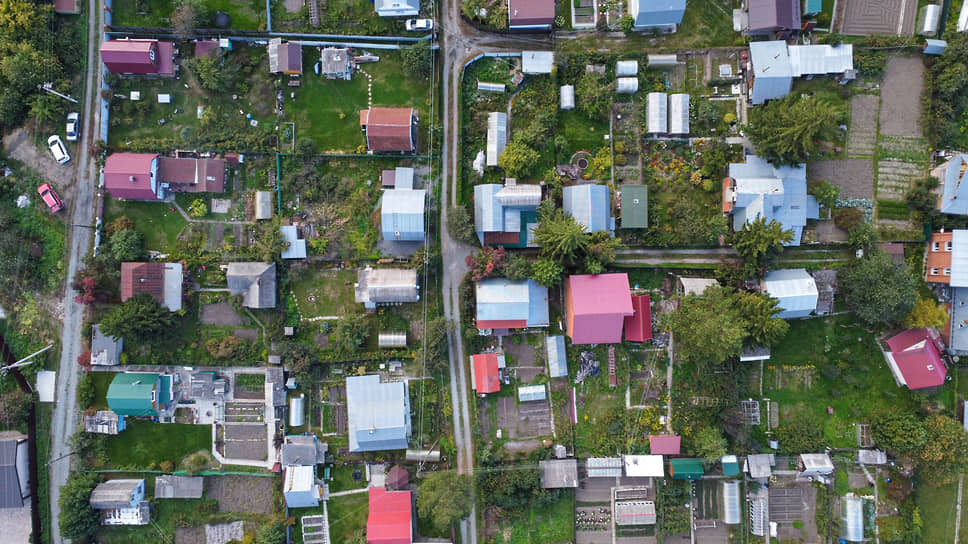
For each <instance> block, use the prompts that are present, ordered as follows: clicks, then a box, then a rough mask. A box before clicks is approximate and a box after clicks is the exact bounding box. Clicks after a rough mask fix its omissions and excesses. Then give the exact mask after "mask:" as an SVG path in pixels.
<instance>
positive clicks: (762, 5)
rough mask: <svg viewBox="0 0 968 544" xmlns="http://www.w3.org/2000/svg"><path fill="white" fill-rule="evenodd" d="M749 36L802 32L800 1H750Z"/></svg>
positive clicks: (748, 6) (747, 31)
mask: <svg viewBox="0 0 968 544" xmlns="http://www.w3.org/2000/svg"><path fill="white" fill-rule="evenodd" d="M747 8H748V9H747V11H748V13H749V27H748V28H747V30H746V33H747V34H776V33H780V34H786V33H790V32H797V31H799V30H800V0H749V2H748V4H747Z"/></svg>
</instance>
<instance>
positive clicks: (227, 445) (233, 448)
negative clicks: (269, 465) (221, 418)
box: [222, 408, 267, 461]
mask: <svg viewBox="0 0 968 544" xmlns="http://www.w3.org/2000/svg"><path fill="white" fill-rule="evenodd" d="M227 410H228V408H226V411H227ZM223 432H224V433H225V440H224V446H223V449H224V451H223V453H222V454H223V455H224V456H225V457H226V458H228V459H246V460H253V461H261V460H264V459H265V458H266V453H267V448H266V440H267V438H266V426H265V425H259V424H252V423H226V424H224V425H223Z"/></svg>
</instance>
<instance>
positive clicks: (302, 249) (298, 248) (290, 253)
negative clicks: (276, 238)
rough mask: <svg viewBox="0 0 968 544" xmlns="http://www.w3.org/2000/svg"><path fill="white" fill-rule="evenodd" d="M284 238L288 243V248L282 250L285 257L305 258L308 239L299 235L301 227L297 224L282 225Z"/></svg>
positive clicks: (281, 230) (280, 228)
mask: <svg viewBox="0 0 968 544" xmlns="http://www.w3.org/2000/svg"><path fill="white" fill-rule="evenodd" d="M279 231H280V232H281V233H282V239H283V241H284V242H285V244H286V249H284V250H282V258H283V259H305V258H306V240H305V239H304V238H300V237H299V227H297V226H295V225H282V226H280V227H279Z"/></svg>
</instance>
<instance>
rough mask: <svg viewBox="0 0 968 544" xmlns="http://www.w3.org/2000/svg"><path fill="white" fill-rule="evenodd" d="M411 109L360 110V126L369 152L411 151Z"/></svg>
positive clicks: (412, 120)
mask: <svg viewBox="0 0 968 544" xmlns="http://www.w3.org/2000/svg"><path fill="white" fill-rule="evenodd" d="M415 117H416V112H414V110H413V108H370V109H368V110H360V126H361V127H363V129H364V130H365V131H366V146H367V148H369V149H370V150H371V151H413V150H414V137H413V126H412V125H413V124H414V118H415Z"/></svg>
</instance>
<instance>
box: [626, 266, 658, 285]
mask: <svg viewBox="0 0 968 544" xmlns="http://www.w3.org/2000/svg"><path fill="white" fill-rule="evenodd" d="M627 273H628V275H629V284H630V285H632V286H633V287H635V286H637V287H638V288H639V289H660V288H661V287H662V280H663V279H665V277H666V275H667V274H666V273H665V272H663V271H661V270H658V269H654V268H653V269H648V268H636V269H630V270H629V271H628V272H627Z"/></svg>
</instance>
